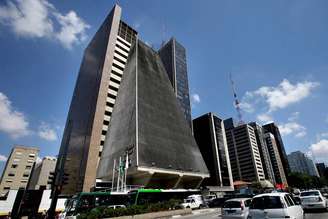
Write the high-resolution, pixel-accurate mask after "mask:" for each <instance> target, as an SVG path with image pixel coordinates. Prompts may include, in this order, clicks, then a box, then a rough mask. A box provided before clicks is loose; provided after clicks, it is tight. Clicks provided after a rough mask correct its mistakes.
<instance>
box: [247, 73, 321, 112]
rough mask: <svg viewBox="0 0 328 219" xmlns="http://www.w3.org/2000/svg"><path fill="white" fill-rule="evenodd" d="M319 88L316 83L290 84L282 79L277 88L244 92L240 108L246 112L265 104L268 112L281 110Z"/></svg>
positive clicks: (266, 87)
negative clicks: (262, 103)
mask: <svg viewBox="0 0 328 219" xmlns="http://www.w3.org/2000/svg"><path fill="white" fill-rule="evenodd" d="M317 86H319V83H318V82H311V81H303V82H298V83H295V84H292V83H291V82H289V81H288V80H287V79H284V80H283V81H282V82H281V83H280V84H279V85H278V86H277V87H268V86H263V87H260V88H259V89H257V90H255V91H252V92H249V91H248V92H246V94H245V96H244V97H243V100H242V104H241V107H242V109H243V110H245V106H246V110H245V111H246V112H247V109H248V108H249V109H252V108H255V105H257V104H258V103H260V102H264V103H265V104H266V108H267V111H268V112H273V111H276V110H278V109H283V108H286V107H288V106H289V105H291V104H294V103H297V102H300V101H301V100H303V99H304V98H306V97H308V96H309V95H310V94H311V91H312V90H313V89H314V88H316V87H317Z"/></svg>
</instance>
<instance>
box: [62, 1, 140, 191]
mask: <svg viewBox="0 0 328 219" xmlns="http://www.w3.org/2000/svg"><path fill="white" fill-rule="evenodd" d="M136 38H137V32H136V31H135V30H133V29H132V28H131V27H130V26H128V25H127V24H126V23H124V22H123V21H122V20H121V8H120V7H119V6H118V5H115V6H114V8H113V9H112V10H111V12H110V13H109V15H108V16H107V18H106V19H105V21H104V22H103V24H102V25H101V27H100V28H99V30H98V31H97V33H96V34H95V36H94V37H93V38H92V40H91V42H90V43H89V45H88V46H87V48H86V49H85V51H84V56H83V59H82V63H81V67H80V71H79V74H78V78H77V82H76V85H75V89H74V93H73V97H72V100H71V105H70V108H69V112H68V116H67V121H66V126H65V130H64V134H63V138H62V143H61V147H60V151H59V156H58V161H57V166H56V174H57V175H56V181H55V185H56V186H57V187H60V188H61V191H60V193H61V195H63V196H65V195H72V194H75V193H76V192H81V191H90V189H91V188H92V187H94V185H95V182H96V172H97V171H96V170H97V165H98V162H99V159H100V156H101V153H102V148H103V145H104V142H105V138H106V133H107V130H108V126H109V123H110V120H111V114H112V111H113V107H114V105H115V100H116V96H117V92H118V90H119V87H120V83H121V78H122V74H123V71H124V68H125V64H126V61H127V59H128V55H129V51H130V46H131V45H132V44H133V43H134V42H135V41H136Z"/></svg>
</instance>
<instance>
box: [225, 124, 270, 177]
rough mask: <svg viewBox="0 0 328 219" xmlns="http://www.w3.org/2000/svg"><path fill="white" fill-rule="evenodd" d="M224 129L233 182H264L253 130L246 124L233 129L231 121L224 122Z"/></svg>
mask: <svg viewBox="0 0 328 219" xmlns="http://www.w3.org/2000/svg"><path fill="white" fill-rule="evenodd" d="M225 127H226V130H225V132H226V137H227V143H228V150H229V158H230V163H231V170H232V176H233V180H234V181H238V180H242V181H248V182H253V181H256V182H260V181H263V180H265V174H264V170H263V166H262V161H261V156H260V151H259V148H258V145H257V141H256V136H255V132H254V129H253V128H252V127H251V126H250V125H248V124H244V125H239V126H236V127H234V125H233V123H232V120H231V119H228V120H225Z"/></svg>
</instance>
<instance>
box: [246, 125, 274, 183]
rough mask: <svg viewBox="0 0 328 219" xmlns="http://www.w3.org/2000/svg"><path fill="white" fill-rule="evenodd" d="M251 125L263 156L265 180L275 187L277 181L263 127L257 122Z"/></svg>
mask: <svg viewBox="0 0 328 219" xmlns="http://www.w3.org/2000/svg"><path fill="white" fill-rule="evenodd" d="M249 125H250V126H252V127H253V129H254V133H255V136H256V142H257V145H258V148H259V152H260V155H261V161H262V165H263V170H264V174H265V179H267V180H269V181H270V182H271V183H272V184H273V185H274V184H276V180H275V176H274V171H273V167H272V162H271V158H270V153H269V150H268V146H267V144H266V141H265V137H264V135H265V134H264V130H263V127H262V126H261V125H259V124H258V123H256V122H251V123H249Z"/></svg>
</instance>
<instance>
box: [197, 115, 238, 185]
mask: <svg viewBox="0 0 328 219" xmlns="http://www.w3.org/2000/svg"><path fill="white" fill-rule="evenodd" d="M193 129H194V137H195V139H196V142H197V144H198V147H199V149H200V151H201V153H202V156H203V158H204V160H205V163H206V166H207V168H208V169H209V171H210V178H209V179H206V180H204V182H203V185H204V186H220V187H231V188H233V185H232V174H231V168H230V159H229V154H228V147H227V143H226V139H225V129H224V124H223V122H222V120H221V119H220V118H219V117H217V116H215V115H214V114H213V113H207V114H205V115H203V116H200V117H198V118H196V119H194V120H193Z"/></svg>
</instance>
